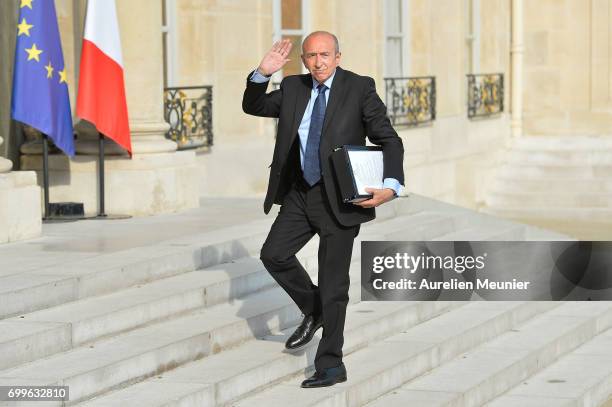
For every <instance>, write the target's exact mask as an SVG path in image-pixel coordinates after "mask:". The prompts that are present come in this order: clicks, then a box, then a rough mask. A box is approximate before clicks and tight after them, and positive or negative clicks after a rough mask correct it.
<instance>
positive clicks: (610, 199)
mask: <svg viewBox="0 0 612 407" xmlns="http://www.w3.org/2000/svg"><path fill="white" fill-rule="evenodd" d="M485 201H486V204H487V205H488V206H492V207H532V206H535V207H545V206H550V207H557V208H612V192H608V193H606V192H594V193H574V192H570V191H566V192H552V191H547V190H544V191H542V190H541V191H537V192H536V191H520V192H518V191H510V190H506V189H503V187H499V188H498V189H492V190H490V191H489V192H488V194H487V197H486V198H485Z"/></svg>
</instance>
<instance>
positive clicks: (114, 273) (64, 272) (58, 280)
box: [0, 213, 450, 318]
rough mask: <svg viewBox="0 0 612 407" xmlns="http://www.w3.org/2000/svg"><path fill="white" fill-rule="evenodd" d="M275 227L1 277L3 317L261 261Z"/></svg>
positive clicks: (251, 227)
mask: <svg viewBox="0 0 612 407" xmlns="http://www.w3.org/2000/svg"><path fill="white" fill-rule="evenodd" d="M413 217H414V218H413ZM439 217H440V216H439V215H438V218H439ZM434 219H435V217H433V216H426V217H421V216H420V215H419V214H418V213H417V214H414V215H406V216H401V217H398V218H394V219H389V218H385V219H384V220H382V221H381V220H379V221H374V222H372V223H371V224H367V225H366V226H365V227H364V228H363V230H364V231H366V232H367V230H368V228H374V227H378V229H377V233H379V234H381V236H382V237H383V238H384V231H385V229H386V228H388V227H389V225H391V226H392V227H393V228H395V229H393V230H397V228H400V229H401V228H402V227H404V226H406V227H408V226H410V227H412V226H418V225H419V223H420V222H425V223H427V221H430V220H432V221H433V220H434ZM385 224H386V225H387V226H385ZM379 225H382V226H379ZM430 226H432V231H434V232H436V231H439V233H445V232H446V231H447V230H448V229H445V228H441V227H438V228H436V227H435V222H434V223H431V222H430ZM269 227H270V225H269V222H261V221H258V222H252V223H251V224H247V225H244V229H240V228H236V227H231V228H226V229H224V230H221V231H215V233H212V234H206V235H205V236H190V237H186V238H183V239H180V240H179V241H176V242H174V243H168V244H164V245H156V246H152V247H141V248H137V249H131V250H126V251H124V252H120V253H113V254H109V255H103V256H97V257H94V258H89V259H86V260H82V261H79V262H76V263H74V264H72V263H71V264H67V265H56V266H52V267H49V268H47V269H45V270H38V271H35V272H28V273H21V274H17V275H8V276H4V277H0V318H8V317H11V316H16V315H20V314H24V313H28V312H32V311H36V310H40V309H45V308H49V307H53V306H56V305H60V304H64V303H67V302H70V301H76V300H80V299H84V298H89V297H93V296H97V295H104V294H107V293H113V292H116V291H118V290H121V289H125V288H129V287H133V286H136V285H138V284H146V283H149V282H152V281H155V280H158V279H162V278H167V277H172V276H175V275H179V274H182V273H186V272H191V271H195V270H199V269H202V268H205V267H209V266H214V265H218V264H222V263H227V262H230V261H232V260H236V259H239V258H242V257H245V256H250V255H254V256H257V257H258V256H259V251H260V250H261V246H262V244H263V242H264V240H265V238H266V236H267V234H268V231H269ZM449 227H450V226H449ZM232 236H234V237H232Z"/></svg>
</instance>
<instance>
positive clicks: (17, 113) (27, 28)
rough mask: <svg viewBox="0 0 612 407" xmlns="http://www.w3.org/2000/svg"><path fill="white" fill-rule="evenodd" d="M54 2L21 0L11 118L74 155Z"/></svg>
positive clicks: (66, 85)
mask: <svg viewBox="0 0 612 407" xmlns="http://www.w3.org/2000/svg"><path fill="white" fill-rule="evenodd" d="M66 81H67V76H66V67H65V66H64V56H63V54H62V45H61V43H60V35H59V29H58V27H57V17H56V15H55V5H54V1H53V0H20V10H19V21H18V23H17V44H16V46H15V68H14V71H13V97H12V100H11V117H12V118H13V119H15V120H18V121H20V122H22V123H25V124H28V125H30V126H32V127H34V128H35V129H37V130H39V131H41V132H42V133H44V134H46V135H47V136H49V138H51V140H53V142H54V143H55V145H56V146H57V147H59V148H60V149H61V150H62V151H63V152H64V153H66V154H68V155H69V156H74V138H73V129H72V113H71V110H70V99H69V97H68V84H67V82H66Z"/></svg>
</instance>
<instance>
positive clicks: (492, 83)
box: [467, 73, 504, 119]
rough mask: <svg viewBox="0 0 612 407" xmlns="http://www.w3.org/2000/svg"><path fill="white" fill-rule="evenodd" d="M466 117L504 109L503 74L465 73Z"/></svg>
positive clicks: (494, 112)
mask: <svg viewBox="0 0 612 407" xmlns="http://www.w3.org/2000/svg"><path fill="white" fill-rule="evenodd" d="M467 81H468V117H469V118H470V119H471V118H473V117H482V116H491V115H494V114H496V113H501V112H503V111H504V74H503V73H494V74H480V75H473V74H468V75H467Z"/></svg>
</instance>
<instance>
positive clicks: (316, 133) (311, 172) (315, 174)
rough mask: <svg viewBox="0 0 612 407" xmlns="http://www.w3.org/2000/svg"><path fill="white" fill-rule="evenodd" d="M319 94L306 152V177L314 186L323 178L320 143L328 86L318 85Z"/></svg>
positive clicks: (313, 112) (309, 183) (313, 111)
mask: <svg viewBox="0 0 612 407" xmlns="http://www.w3.org/2000/svg"><path fill="white" fill-rule="evenodd" d="M317 90H318V91H319V95H318V96H317V100H315V103H314V108H313V109H312V115H311V116H310V128H309V129H308V141H307V142H306V152H305V153H304V179H305V180H306V182H308V185H310V186H313V185H314V184H316V183H317V182H319V180H320V179H321V163H320V161H319V145H320V144H321V130H322V129H323V119H324V118H325V107H326V106H325V91H326V90H327V86H325V85H324V84H320V85H319V86H317Z"/></svg>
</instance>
